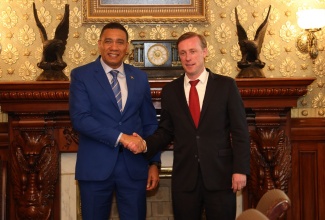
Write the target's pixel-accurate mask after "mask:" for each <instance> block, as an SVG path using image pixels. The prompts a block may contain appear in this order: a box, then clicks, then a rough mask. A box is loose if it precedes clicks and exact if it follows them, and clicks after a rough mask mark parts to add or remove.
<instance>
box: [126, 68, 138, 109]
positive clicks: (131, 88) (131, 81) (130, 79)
mask: <svg viewBox="0 0 325 220" xmlns="http://www.w3.org/2000/svg"><path fill="white" fill-rule="evenodd" d="M124 72H125V79H126V84H127V87H128V98H127V100H126V103H125V107H124V111H123V113H124V112H126V109H127V108H129V105H130V102H129V101H128V100H133V97H132V96H134V95H135V89H136V83H137V79H136V77H135V76H134V74H133V73H130V70H129V67H128V66H127V65H124ZM138 83H139V82H138ZM123 113H122V114H123Z"/></svg>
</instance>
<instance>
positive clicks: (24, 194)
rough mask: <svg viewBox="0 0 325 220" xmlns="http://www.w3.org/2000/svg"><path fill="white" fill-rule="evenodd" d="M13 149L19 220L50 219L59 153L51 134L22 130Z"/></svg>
mask: <svg viewBox="0 0 325 220" xmlns="http://www.w3.org/2000/svg"><path fill="white" fill-rule="evenodd" d="M14 140H15V141H14V142H13V144H12V149H11V154H10V157H11V181H12V184H13V196H14V200H15V208H16V218H17V219H42V220H47V219H50V215H51V211H52V204H53V199H54V195H55V185H56V182H57V180H58V176H59V151H58V148H57V146H56V144H55V141H54V140H53V137H52V136H51V135H50V134H47V133H46V132H44V131H39V130H35V131H28V132H26V131H21V132H19V133H18V134H17V135H16V136H15V139H14Z"/></svg>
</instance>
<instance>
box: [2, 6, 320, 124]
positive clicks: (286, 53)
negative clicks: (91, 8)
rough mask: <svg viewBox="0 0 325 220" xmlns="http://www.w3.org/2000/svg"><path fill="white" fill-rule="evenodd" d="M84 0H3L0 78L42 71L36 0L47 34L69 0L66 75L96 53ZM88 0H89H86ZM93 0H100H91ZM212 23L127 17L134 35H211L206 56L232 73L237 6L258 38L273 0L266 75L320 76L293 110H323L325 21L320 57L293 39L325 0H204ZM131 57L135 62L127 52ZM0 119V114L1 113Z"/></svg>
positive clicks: (95, 26)
mask: <svg viewBox="0 0 325 220" xmlns="http://www.w3.org/2000/svg"><path fill="white" fill-rule="evenodd" d="M83 1H86V0H1V4H0V27H1V28H0V44H1V47H2V51H1V54H0V81H19V80H24V81H33V80H35V78H36V77H37V76H38V75H39V74H40V73H41V71H42V70H41V69H39V68H38V67H37V63H38V62H39V61H40V59H41V55H42V42H41V38H40V34H39V30H38V28H37V26H36V23H35V20H34V16H33V10H32V3H33V2H35V4H36V8H37V11H38V16H39V18H40V20H41V22H42V24H43V25H44V27H45V29H46V31H47V34H48V36H49V39H51V38H53V36H54V32H55V29H56V27H57V25H58V24H59V22H60V21H61V19H62V17H63V13H64V5H65V4H69V5H70V28H69V38H68V43H67V47H66V50H65V53H64V57H63V58H64V61H65V62H66V63H67V64H68V66H67V67H66V69H65V70H64V71H65V74H66V75H67V76H68V77H69V72H70V70H71V69H73V68H74V67H77V66H79V65H83V64H85V63H88V62H90V61H93V60H94V59H96V58H97V57H98V51H97V39H98V37H99V34H100V30H101V28H102V26H103V25H104V23H84V22H83V19H82V18H83V10H82V4H83ZM89 1H90V0H89ZM92 1H96V0H92ZM205 1H206V3H207V14H208V18H209V22H208V23H204V24H202V23H195V22H193V23H182V24H179V23H174V24H162V23H156V24H155V23H150V24H125V27H126V28H127V30H128V32H129V35H130V40H140V39H177V38H178V37H179V36H180V35H181V34H182V33H184V32H187V31H194V32H198V33H201V34H203V35H205V36H206V38H207V41H208V50H209V56H208V57H207V59H206V66H207V67H208V68H210V69H211V70H212V71H214V72H216V73H219V74H223V75H227V76H231V77H235V76H236V75H237V74H238V71H239V69H238V68H237V62H238V61H239V60H240V59H241V52H240V50H239V46H238V43H237V42H238V38H237V35H236V25H235V10H234V9H235V7H237V10H238V15H239V19H240V22H241V24H242V26H243V27H244V28H245V30H246V32H247V34H248V37H249V38H250V39H253V38H254V36H255V32H256V30H257V28H258V27H259V25H260V24H261V23H262V22H263V20H264V19H265V17H266V14H267V11H268V8H269V5H271V6H272V9H271V13H270V17H269V21H268V28H267V32H266V35H265V38H264V43H263V47H262V51H261V60H262V61H263V62H265V63H266V65H265V67H264V69H263V71H264V74H265V76H266V77H274V78H276V77H284V78H289V77H315V78H316V80H315V81H314V83H313V84H312V85H310V86H309V91H308V94H307V95H306V96H304V97H302V98H300V99H299V100H298V108H296V109H292V116H293V117H325V90H324V84H325V80H324V76H325V52H324V48H325V28H323V29H322V30H320V31H319V32H316V35H317V37H318V47H319V50H320V53H319V56H318V58H317V59H316V60H311V59H310V58H309V55H308V54H302V53H300V52H299V51H298V50H297V49H296V46H295V44H296V38H297V36H298V35H299V34H300V33H301V32H302V31H303V30H301V29H300V28H299V27H298V25H297V18H296V12H297V11H298V10H299V9H302V8H325V0H308V1H306V0H272V1H271V0H205ZM126 62H130V61H129V60H128V57H127V58H126ZM0 120H1V119H0Z"/></svg>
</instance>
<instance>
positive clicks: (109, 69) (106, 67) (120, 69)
mask: <svg viewBox="0 0 325 220" xmlns="http://www.w3.org/2000/svg"><path fill="white" fill-rule="evenodd" d="M100 63H101V64H102V66H103V69H104V71H105V73H109V71H111V70H112V68H111V67H110V66H108V65H107V64H106V63H105V62H104V61H103V59H102V57H101V58H100ZM116 70H118V71H119V72H120V73H121V74H122V75H125V73H124V65H123V63H122V65H121V66H120V67H119V68H117V69H116Z"/></svg>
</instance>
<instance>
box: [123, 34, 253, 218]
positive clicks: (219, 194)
mask: <svg viewBox="0 0 325 220" xmlns="http://www.w3.org/2000/svg"><path fill="white" fill-rule="evenodd" d="M177 47H178V53H179V57H180V60H181V62H182V66H183V68H184V70H185V75H183V76H181V77H180V78H178V79H176V80H174V81H172V82H170V83H168V84H167V85H166V86H165V87H164V88H163V90H162V93H161V107H162V110H161V119H160V122H159V127H158V129H157V130H156V132H155V133H154V135H152V136H149V137H148V138H145V140H146V143H147V153H146V154H147V156H148V157H151V156H152V155H153V154H154V153H155V152H157V151H158V150H159V149H163V148H164V147H165V146H166V145H167V144H169V143H170V142H171V141H172V140H173V141H174V142H173V143H174V160H173V173H172V202H173V211H174V218H175V220H199V219H201V217H202V212H203V210H205V213H206V217H207V219H209V220H216V219H220V220H233V219H235V217H236V192H237V191H239V190H241V189H242V188H243V187H245V186H246V178H247V177H246V175H248V174H249V168H250V165H249V161H250V142H249V132H248V126H247V122H246V114H245V109H244V105H243V101H242V99H241V96H240V93H239V91H238V88H237V85H236V82H235V80H234V79H232V78H230V77H226V76H222V75H217V74H214V73H212V72H211V71H210V70H209V69H206V68H205V66H204V58H205V57H206V56H207V54H208V51H207V42H206V40H205V39H204V37H203V36H201V35H199V34H196V33H193V32H188V33H185V34H183V35H182V36H181V37H180V38H179V39H178V41H177ZM197 80H198V81H197ZM191 81H193V82H194V81H197V84H196V86H195V85H194V86H193V87H192V89H194V90H195V89H196V90H197V95H198V99H199V100H198V104H197V105H198V107H197V110H198V112H197V113H192V111H191V108H190V107H189V106H191V105H192V104H191V103H192V102H194V100H193V99H192V98H191V94H190V91H191V85H190V84H191V83H192V82H191ZM192 114H193V117H192ZM195 115H196V116H195ZM195 118H197V119H195ZM128 146H129V147H130V148H132V149H138V148H137V146H136V145H135V144H132V143H130V144H129V145H128ZM134 151H135V150H134Z"/></svg>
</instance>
